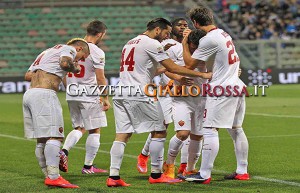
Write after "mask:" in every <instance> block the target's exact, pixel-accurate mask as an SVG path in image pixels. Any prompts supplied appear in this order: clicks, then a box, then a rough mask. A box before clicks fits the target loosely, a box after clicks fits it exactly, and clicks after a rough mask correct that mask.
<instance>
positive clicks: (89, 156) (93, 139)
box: [84, 133, 100, 166]
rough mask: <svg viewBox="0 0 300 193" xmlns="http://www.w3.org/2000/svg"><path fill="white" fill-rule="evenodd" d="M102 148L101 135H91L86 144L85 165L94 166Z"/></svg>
mask: <svg viewBox="0 0 300 193" xmlns="http://www.w3.org/2000/svg"><path fill="white" fill-rule="evenodd" d="M99 147H100V133H93V134H89V136H88V137H87V139H86V143H85V150H86V153H85V160H84V165H87V166H91V165H93V162H94V159H95V157H96V155H97V152H98V150H99Z"/></svg>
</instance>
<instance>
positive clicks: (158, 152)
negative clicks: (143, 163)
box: [149, 138, 166, 173]
mask: <svg viewBox="0 0 300 193" xmlns="http://www.w3.org/2000/svg"><path fill="white" fill-rule="evenodd" d="M165 141H166V138H151V143H150V145H149V151H150V155H151V156H150V157H151V173H161V172H162V165H163V161H164V145H165Z"/></svg>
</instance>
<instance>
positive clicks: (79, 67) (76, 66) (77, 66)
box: [73, 61, 81, 74]
mask: <svg viewBox="0 0 300 193" xmlns="http://www.w3.org/2000/svg"><path fill="white" fill-rule="evenodd" d="M80 71H81V66H80V65H79V64H78V61H76V62H74V72H73V73H75V74H77V73H79V72H80Z"/></svg>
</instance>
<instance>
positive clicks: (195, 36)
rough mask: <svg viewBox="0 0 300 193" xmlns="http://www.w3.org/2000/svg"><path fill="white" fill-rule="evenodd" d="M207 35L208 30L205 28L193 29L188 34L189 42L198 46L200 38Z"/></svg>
mask: <svg viewBox="0 0 300 193" xmlns="http://www.w3.org/2000/svg"><path fill="white" fill-rule="evenodd" d="M204 36H206V31H204V30H199V29H197V30H193V31H191V33H190V34H189V36H188V39H187V43H188V44H190V43H193V44H194V45H196V46H199V40H200V39H201V38H203V37H204Z"/></svg>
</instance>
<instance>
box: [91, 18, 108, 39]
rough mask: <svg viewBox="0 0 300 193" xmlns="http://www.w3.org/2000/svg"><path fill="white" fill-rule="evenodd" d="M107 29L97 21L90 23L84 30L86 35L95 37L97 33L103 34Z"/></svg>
mask: <svg viewBox="0 0 300 193" xmlns="http://www.w3.org/2000/svg"><path fill="white" fill-rule="evenodd" d="M106 29H107V27H106V25H105V24H104V23H103V22H102V21H99V20H94V21H92V22H90V23H89V24H88V26H87V28H86V33H87V35H91V36H95V35H97V34H98V33H104V32H105V30H106Z"/></svg>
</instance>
